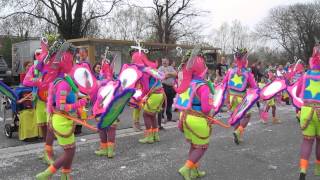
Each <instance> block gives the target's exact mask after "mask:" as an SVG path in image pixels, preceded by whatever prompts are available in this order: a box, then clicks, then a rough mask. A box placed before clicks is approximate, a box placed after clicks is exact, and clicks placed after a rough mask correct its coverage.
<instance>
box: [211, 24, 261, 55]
mask: <svg viewBox="0 0 320 180" xmlns="http://www.w3.org/2000/svg"><path fill="white" fill-rule="evenodd" d="M211 36H212V37H213V44H214V45H215V46H218V47H221V50H222V53H227V54H228V53H232V50H233V49H235V48H236V47H245V48H248V49H249V50H254V49H255V48H256V41H255V38H254V34H253V33H252V32H251V30H250V29H249V28H248V27H247V26H245V25H243V24H242V23H241V22H240V21H239V20H234V21H233V22H232V24H231V25H229V24H228V23H227V22H225V23H223V24H222V25H221V26H220V27H219V28H218V29H217V30H213V34H212V35H211Z"/></svg>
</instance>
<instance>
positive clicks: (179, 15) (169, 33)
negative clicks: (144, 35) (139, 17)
mask: <svg viewBox="0 0 320 180" xmlns="http://www.w3.org/2000/svg"><path fill="white" fill-rule="evenodd" d="M193 1H194V0H152V5H151V6H147V7H144V8H148V9H151V17H152V19H151V26H152V27H153V29H154V30H153V33H154V34H153V36H152V37H153V38H154V40H155V41H157V42H161V43H175V42H176V41H177V40H179V39H181V38H183V37H186V36H188V35H190V34H194V33H195V31H194V28H191V27H192V26H194V25H193V24H192V23H190V20H191V19H192V18H195V17H197V16H199V15H201V14H202V13H204V11H199V10H197V9H195V8H194V6H193V4H192V3H193ZM133 6H140V5H137V4H135V5H133ZM140 7H141V6H140ZM197 25H198V24H197Z"/></svg>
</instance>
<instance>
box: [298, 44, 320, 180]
mask: <svg viewBox="0 0 320 180" xmlns="http://www.w3.org/2000/svg"><path fill="white" fill-rule="evenodd" d="M309 65H310V69H309V70H308V71H307V72H306V73H305V74H304V75H303V76H302V78H300V80H299V81H298V82H297V83H298V89H297V95H298V97H300V98H302V100H303V102H304V103H303V106H302V108H301V112H300V127H301V130H302V134H303V141H302V144H301V154H300V180H304V179H305V176H306V173H307V169H308V165H309V158H310V155H311V152H312V146H313V143H314V142H315V141H316V149H315V151H316V156H315V157H316V161H315V171H314V173H315V175H316V176H320V121H319V118H320V88H319V86H320V45H316V46H315V47H314V48H313V54H312V57H311V58H310V60H309Z"/></svg>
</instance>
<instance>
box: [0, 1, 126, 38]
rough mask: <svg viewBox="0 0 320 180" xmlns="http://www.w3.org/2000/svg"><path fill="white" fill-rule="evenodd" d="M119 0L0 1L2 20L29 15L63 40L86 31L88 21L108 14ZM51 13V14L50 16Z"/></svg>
mask: <svg viewBox="0 0 320 180" xmlns="http://www.w3.org/2000/svg"><path fill="white" fill-rule="evenodd" d="M120 1H121V0H110V1H103V0H60V1H58V0H15V1H10V2H8V1H7V0H0V4H1V5H3V6H1V7H2V9H0V11H1V17H2V18H3V19H6V18H9V17H12V16H15V15H19V14H22V15H29V16H32V17H35V18H38V19H41V20H44V21H46V22H48V23H50V24H51V25H53V26H54V27H56V28H57V29H58V31H59V33H60V34H61V35H62V36H63V37H64V38H66V39H72V38H79V37H82V36H84V35H86V34H87V32H88V28H89V26H90V25H91V24H90V23H91V22H92V21H93V20H95V19H98V18H101V17H105V16H107V15H109V14H110V12H111V11H112V10H113V8H114V7H115V6H117V5H118V4H119V3H120ZM52 15H53V16H52Z"/></svg>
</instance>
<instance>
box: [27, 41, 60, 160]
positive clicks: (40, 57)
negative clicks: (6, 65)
mask: <svg viewBox="0 0 320 180" xmlns="http://www.w3.org/2000/svg"><path fill="white" fill-rule="evenodd" d="M56 40H57V36H55V35H47V37H46V38H43V39H42V40H41V53H40V54H39V53H37V54H36V55H35V56H36V59H37V60H36V61H35V64H34V65H33V66H32V67H31V68H30V69H29V71H28V72H27V74H26V77H25V78H24V81H23V85H24V86H29V87H34V89H35V90H36V91H35V92H34V96H36V97H35V99H36V102H35V113H36V118H37V124H38V126H39V127H40V129H41V132H42V135H43V138H44V140H45V148H44V149H45V150H44V155H43V160H44V162H46V163H47V164H52V163H53V147H52V145H53V141H54V134H53V132H52V130H51V129H50V128H48V126H47V123H48V119H47V117H48V116H47V112H46V102H47V97H48V88H49V83H51V82H52V81H53V80H54V79H55V74H56V69H55V68H54V65H53V64H52V63H53V60H54V58H55V55H54V54H55V52H54V51H55V50H54V49H55V46H53V43H54V42H55V41H56ZM48 53H51V56H48ZM45 59H47V60H48V62H49V63H44V62H43V61H44V60H45Z"/></svg>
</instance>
